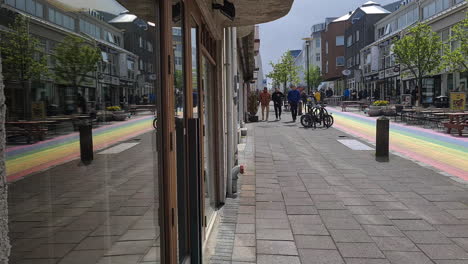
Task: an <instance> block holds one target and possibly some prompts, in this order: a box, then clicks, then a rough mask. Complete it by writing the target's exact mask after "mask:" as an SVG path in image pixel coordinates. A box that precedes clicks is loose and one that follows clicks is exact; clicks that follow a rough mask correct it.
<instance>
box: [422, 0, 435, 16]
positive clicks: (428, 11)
mask: <svg viewBox="0 0 468 264" xmlns="http://www.w3.org/2000/svg"><path fill="white" fill-rule="evenodd" d="M435 13H436V3H435V2H431V3H430V4H428V5H426V6H424V7H423V19H428V18H429V17H431V16H433V15H435Z"/></svg>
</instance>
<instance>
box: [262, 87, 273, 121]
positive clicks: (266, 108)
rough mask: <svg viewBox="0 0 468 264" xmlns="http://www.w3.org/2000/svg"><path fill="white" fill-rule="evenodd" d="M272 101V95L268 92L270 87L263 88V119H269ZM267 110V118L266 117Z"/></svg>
mask: <svg viewBox="0 0 468 264" xmlns="http://www.w3.org/2000/svg"><path fill="white" fill-rule="evenodd" d="M270 101H271V95H270V93H269V92H268V88H266V87H265V88H263V92H262V93H260V104H261V105H262V121H268V115H269V113H270ZM265 111H266V119H265Z"/></svg>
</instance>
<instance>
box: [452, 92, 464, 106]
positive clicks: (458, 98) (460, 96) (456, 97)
mask: <svg viewBox="0 0 468 264" xmlns="http://www.w3.org/2000/svg"><path fill="white" fill-rule="evenodd" d="M465 104H466V94H465V93H459V92H451V93H450V109H452V110H459V111H464V110H465Z"/></svg>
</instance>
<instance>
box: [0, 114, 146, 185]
mask: <svg viewBox="0 0 468 264" xmlns="http://www.w3.org/2000/svg"><path fill="white" fill-rule="evenodd" d="M152 121H153V117H152V116H145V117H140V118H135V119H131V120H128V121H126V122H121V123H116V124H112V125H107V126H103V127H100V128H97V129H93V144H94V150H95V151H97V150H100V149H103V148H106V147H108V146H110V145H112V144H115V143H116V142H119V141H123V140H127V139H129V138H132V137H136V136H138V135H141V134H143V133H146V132H148V131H150V130H151V129H153V126H152ZM79 156H80V145H79V133H78V132H75V133H72V134H68V135H64V136H59V137H55V138H52V139H49V140H45V141H40V142H37V143H35V144H31V145H25V146H15V147H10V148H7V150H6V168H7V179H8V182H12V181H16V180H18V179H20V178H22V177H24V176H26V175H29V174H32V173H35V172H39V171H43V170H45V169H48V168H50V167H53V166H56V165H59V164H62V163H65V162H68V161H71V160H74V159H76V158H78V157H79Z"/></svg>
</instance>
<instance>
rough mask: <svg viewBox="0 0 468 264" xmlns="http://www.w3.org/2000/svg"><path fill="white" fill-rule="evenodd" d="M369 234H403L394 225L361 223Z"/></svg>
mask: <svg viewBox="0 0 468 264" xmlns="http://www.w3.org/2000/svg"><path fill="white" fill-rule="evenodd" d="M362 227H363V228H364V229H365V230H366V231H367V234H369V236H399V237H402V236H404V234H403V233H402V232H401V231H400V230H398V229H397V228H396V227H394V226H378V225H363V226H362Z"/></svg>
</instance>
